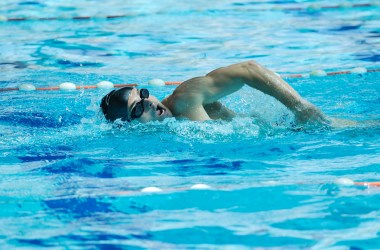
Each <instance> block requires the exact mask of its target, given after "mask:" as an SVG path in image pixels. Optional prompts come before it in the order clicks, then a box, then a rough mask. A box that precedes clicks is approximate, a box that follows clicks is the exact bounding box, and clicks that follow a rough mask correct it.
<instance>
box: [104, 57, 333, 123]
mask: <svg viewBox="0 0 380 250" xmlns="http://www.w3.org/2000/svg"><path fill="white" fill-rule="evenodd" d="M245 84H246V85H248V86H250V87H252V88H254V89H257V90H259V91H261V92H263V93H265V94H267V95H270V96H272V97H274V98H276V99H277V100H278V101H280V102H281V103H282V104H283V105H285V106H286V107H287V108H288V109H289V110H291V111H292V112H293V113H294V115H295V119H296V122H298V123H301V124H303V123H312V124H327V123H328V120H327V118H326V117H325V116H324V115H323V113H322V112H321V111H320V110H319V109H318V108H317V107H316V106H314V105H313V104H311V103H310V102H308V101H306V100H305V99H303V98H302V97H301V96H300V95H299V94H298V93H297V92H296V91H295V90H294V89H293V88H292V87H291V86H290V85H289V84H288V83H286V82H285V81H284V80H283V79H282V78H281V77H279V76H278V75H277V74H275V73H274V72H272V71H270V70H268V69H266V68H264V67H263V66H261V65H260V64H258V63H257V62H255V61H247V62H242V63H237V64H233V65H230V66H227V67H222V68H218V69H216V70H213V71H211V72H210V73H208V74H207V75H206V76H201V77H195V78H192V79H190V80H187V81H185V82H183V83H182V84H181V85H179V86H178V87H177V88H176V89H175V90H174V92H173V93H172V94H170V95H169V96H167V97H166V98H165V99H164V100H162V102H160V101H159V100H158V99H157V98H156V97H154V96H153V95H150V93H149V91H148V90H147V89H137V88H131V87H125V88H121V89H118V90H113V91H111V92H110V93H108V94H107V95H106V96H104V97H103V99H102V101H101V104H100V107H101V109H102V111H103V114H104V116H105V118H106V119H107V120H108V121H111V122H113V121H115V120H117V119H120V120H121V121H132V120H136V121H139V122H142V123H145V122H149V121H162V120H164V119H165V118H168V117H177V118H188V119H190V120H193V121H206V120H215V119H223V120H231V119H232V118H233V117H234V116H235V113H234V112H233V111H231V110H229V109H228V108H226V107H225V106H223V105H222V104H221V103H220V102H218V100H219V99H221V98H223V97H225V96H227V95H229V94H232V93H234V92H236V91H237V90H239V89H240V88H242V87H243V86H244V85H245Z"/></svg>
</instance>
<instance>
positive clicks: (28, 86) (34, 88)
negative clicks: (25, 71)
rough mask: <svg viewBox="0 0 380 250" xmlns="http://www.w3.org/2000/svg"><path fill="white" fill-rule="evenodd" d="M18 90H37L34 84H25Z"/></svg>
mask: <svg viewBox="0 0 380 250" xmlns="http://www.w3.org/2000/svg"><path fill="white" fill-rule="evenodd" d="M18 89H19V90H22V91H33V90H36V87H35V86H34V85H33V84H29V83H24V84H21V85H20V86H18Z"/></svg>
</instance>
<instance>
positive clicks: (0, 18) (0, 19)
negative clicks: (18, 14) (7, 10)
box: [0, 15, 8, 22]
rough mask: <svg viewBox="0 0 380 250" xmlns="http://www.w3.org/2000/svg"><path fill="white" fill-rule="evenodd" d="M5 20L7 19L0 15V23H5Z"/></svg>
mask: <svg viewBox="0 0 380 250" xmlns="http://www.w3.org/2000/svg"><path fill="white" fill-rule="evenodd" d="M7 20H8V18H7V17H6V16H2V15H0V22H1V21H3V22H5V21H7Z"/></svg>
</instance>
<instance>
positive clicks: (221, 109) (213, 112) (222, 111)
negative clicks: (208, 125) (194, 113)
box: [203, 102, 236, 121]
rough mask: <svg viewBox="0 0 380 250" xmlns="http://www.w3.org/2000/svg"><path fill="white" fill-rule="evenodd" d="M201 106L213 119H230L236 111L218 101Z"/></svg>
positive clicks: (234, 115)
mask: <svg viewBox="0 0 380 250" xmlns="http://www.w3.org/2000/svg"><path fill="white" fill-rule="evenodd" d="M203 107H204V109H205V110H206V112H207V114H208V116H210V118H211V119H213V120H218V119H222V120H227V121H230V120H232V118H234V117H236V113H235V112H234V111H232V110H230V109H228V108H227V107H225V106H224V105H223V104H221V103H220V102H213V103H209V104H205V105H203Z"/></svg>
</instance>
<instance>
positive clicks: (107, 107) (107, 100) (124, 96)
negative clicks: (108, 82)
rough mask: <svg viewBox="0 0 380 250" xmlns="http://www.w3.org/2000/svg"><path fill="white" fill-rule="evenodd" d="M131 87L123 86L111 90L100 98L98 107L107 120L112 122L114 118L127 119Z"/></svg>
mask: <svg viewBox="0 0 380 250" xmlns="http://www.w3.org/2000/svg"><path fill="white" fill-rule="evenodd" d="M132 89H133V88H132V87H124V88H121V89H118V90H112V91H111V92H109V93H108V94H107V95H105V96H104V97H103V98H102V101H101V103H100V108H101V109H102V112H103V114H104V117H105V118H106V119H107V120H108V121H111V122H113V121H115V120H116V119H121V120H122V121H129V119H128V99H129V95H130V93H131V90H132Z"/></svg>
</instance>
